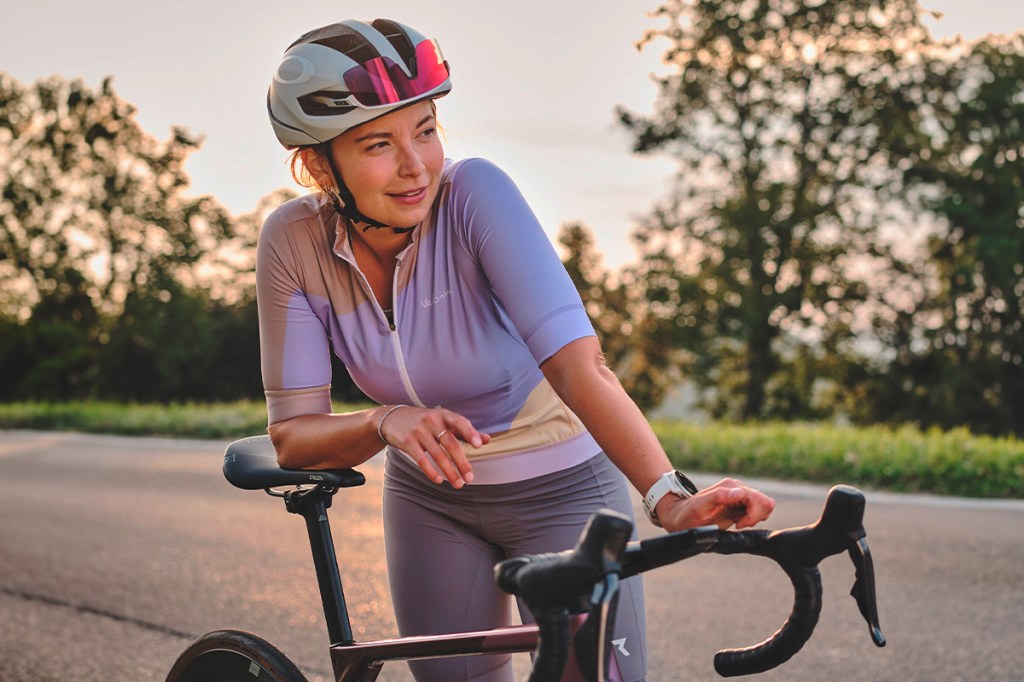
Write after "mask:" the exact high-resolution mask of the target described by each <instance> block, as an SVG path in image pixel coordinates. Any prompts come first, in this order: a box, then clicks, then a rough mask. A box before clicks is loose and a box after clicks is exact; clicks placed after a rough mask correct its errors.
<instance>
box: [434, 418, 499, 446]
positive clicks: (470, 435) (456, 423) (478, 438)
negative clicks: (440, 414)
mask: <svg viewBox="0 0 1024 682" xmlns="http://www.w3.org/2000/svg"><path fill="white" fill-rule="evenodd" d="M445 424H446V425H447V426H448V427H449V428H450V429H451V430H452V433H453V434H455V437H456V438H457V439H458V440H461V441H462V442H464V443H469V444H470V445H472V446H473V447H474V448H480V447H483V446H484V445H486V444H487V443H488V442H490V440H491V437H490V436H489V435H487V434H486V433H480V432H479V431H477V430H476V428H475V427H474V426H473V423H472V422H471V421H469V420H468V419H466V418H465V417H463V416H462V415H458V414H454V413H453V414H452V416H451V417H449V418H447V419H445Z"/></svg>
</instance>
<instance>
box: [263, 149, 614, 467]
mask: <svg viewBox="0 0 1024 682" xmlns="http://www.w3.org/2000/svg"><path fill="white" fill-rule="evenodd" d="M339 226H340V227H339ZM397 261H398V262H397V267H396V270H395V277H394V284H393V286H394V313H393V319H394V324H391V323H389V321H388V319H387V317H386V316H385V315H384V312H383V311H382V310H381V308H380V306H379V305H378V304H377V302H376V300H375V298H374V296H373V294H372V292H371V290H370V287H369V285H368V283H367V281H366V279H365V277H364V276H363V274H362V273H361V272H360V270H359V268H358V266H357V265H356V261H355V258H354V256H353V254H352V248H351V244H350V242H349V235H348V231H347V230H346V229H345V228H344V223H343V222H342V221H339V220H338V217H337V214H336V213H334V211H333V209H331V208H329V207H325V206H324V205H323V204H322V203H321V202H320V201H319V200H318V199H317V198H316V197H313V196H306V197H301V198H298V199H294V200H292V201H289V202H287V203H285V204H284V205H282V206H281V207H280V208H278V209H277V210H276V211H274V212H273V213H272V214H271V215H270V216H269V217H268V218H267V220H266V222H265V223H264V225H263V230H262V231H261V233H260V239H259V248H258V256H257V266H256V273H257V296H258V303H259V317H260V352H261V362H262V369H263V384H264V388H265V390H266V396H267V406H268V411H269V418H270V423H271V424H273V423H275V422H279V421H283V420H285V419H290V418H292V417H296V416H299V415H303V414H322V413H329V412H330V411H331V401H330V382H331V363H330V356H329V353H330V352H332V351H333V352H334V353H336V354H337V356H338V357H339V358H340V359H341V360H342V362H343V363H344V364H345V367H346V368H347V369H348V371H349V373H350V374H351V376H352V379H353V380H354V381H355V383H356V384H357V385H358V386H359V388H360V389H362V391H363V392H364V393H366V395H367V396H369V397H370V398H372V399H373V400H375V401H377V402H380V403H381V404H388V403H407V404H414V405H419V406H429V407H435V406H442V407H445V408H447V409H449V410H452V411H454V412H457V413H459V414H462V415H464V416H465V417H467V418H468V419H469V420H470V421H471V422H472V423H473V425H474V426H475V427H476V428H477V429H478V430H479V431H482V432H485V433H489V434H491V437H492V439H491V442H490V443H489V444H488V445H486V446H484V447H483V448H481V449H477V450H475V449H473V448H467V455H468V456H469V457H470V458H471V461H472V463H473V469H474V476H475V480H476V482H477V483H508V482H512V481H517V480H525V479H527V478H532V477H534V476H540V475H543V474H547V473H551V472H553V471H558V470H562V469H566V468H568V467H571V466H575V465H576V464H579V463H580V462H582V461H585V460H586V459H589V458H590V457H591V456H593V455H594V454H596V453H597V452H598V451H599V448H598V446H597V444H596V443H595V442H594V440H593V439H592V438H591V437H590V435H589V434H588V433H587V432H586V430H585V429H584V428H583V426H582V424H581V422H580V421H579V419H578V418H577V417H576V415H574V414H573V413H572V412H571V411H570V410H569V409H568V407H566V405H565V404H564V403H562V401H561V400H560V399H559V398H558V396H557V395H556V394H555V392H554V390H553V389H552V388H551V386H550V385H549V384H548V383H547V381H546V380H545V379H544V376H543V374H542V373H541V371H540V368H539V365H540V363H542V362H544V360H546V359H547V358H549V357H551V356H552V355H553V354H554V353H555V352H556V351H558V350H559V349H560V348H562V347H563V346H565V345H566V344H568V343H569V342H571V341H574V340H576V339H579V338H582V337H585V336H593V335H594V331H593V327H592V326H591V324H590V321H589V319H588V318H587V315H586V312H585V311H584V308H583V304H582V302H581V301H580V297H579V294H578V293H577V292H576V289H575V288H574V287H573V284H572V281H571V280H570V279H569V276H568V274H567V273H566V271H565V268H564V267H563V266H562V263H561V262H560V261H559V259H558V256H557V254H556V253H555V251H554V249H553V248H552V246H551V243H550V241H549V240H548V238H547V236H546V235H545V234H544V231H543V229H542V228H541V226H540V224H539V223H538V221H537V219H536V217H535V216H534V215H533V212H532V211H531V210H530V208H529V206H528V205H527V204H526V202H525V200H524V199H523V197H522V195H521V194H520V193H519V190H518V189H517V188H516V186H515V184H513V182H512V181H511V179H510V178H509V177H508V176H507V175H506V174H505V173H504V172H502V171H501V170H500V169H498V168H497V167H496V166H494V165H493V164H491V163H489V162H487V161H484V160H482V159H468V160H465V161H460V162H457V163H453V162H451V161H447V162H446V163H445V167H444V171H443V173H442V178H441V186H440V191H439V192H438V197H437V199H436V201H435V204H434V206H433V209H432V211H431V213H430V215H429V216H428V218H427V219H426V220H425V221H424V222H423V223H421V224H420V225H419V226H417V227H416V229H415V230H414V231H413V232H412V240H411V243H410V244H409V246H408V247H406V249H405V250H404V251H402V252H401V253H400V254H399V255H398V257H397ZM389 454H391V453H389Z"/></svg>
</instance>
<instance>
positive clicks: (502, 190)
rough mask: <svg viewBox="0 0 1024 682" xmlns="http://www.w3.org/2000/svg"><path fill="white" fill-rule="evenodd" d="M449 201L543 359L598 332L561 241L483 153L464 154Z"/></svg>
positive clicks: (526, 338) (519, 325)
mask: <svg viewBox="0 0 1024 682" xmlns="http://www.w3.org/2000/svg"><path fill="white" fill-rule="evenodd" d="M450 201H451V202H452V206H451V209H452V212H453V215H454V216H455V224H456V229H457V230H458V232H459V235H460V238H461V239H462V241H463V243H464V244H465V245H466V247H467V248H468V249H469V250H470V252H471V254H472V255H473V257H474V258H476V259H477V260H478V262H479V263H480V266H481V268H482V270H483V271H484V273H485V275H486V277H487V279H488V281H489V282H490V285H491V288H492V290H493V292H494V295H495V297H496V299H497V300H498V301H499V302H500V304H501V306H502V307H503V308H504V310H505V312H506V313H507V314H508V316H509V318H510V319H511V321H512V323H513V325H514V326H515V328H516V331H517V332H518V333H519V335H520V336H521V337H522V338H523V340H524V341H525V342H526V345H527V347H528V348H529V350H530V353H531V354H532V355H533V356H534V358H535V359H536V361H537V363H538V364H540V363H542V362H544V361H545V360H547V359H548V358H549V357H551V356H552V355H554V354H555V353H556V352H557V351H558V350H559V349H561V348H562V347H563V346H565V345H566V344H568V343H570V342H572V341H575V340H576V339H579V338H583V337H586V336H595V333H594V328H593V325H592V324H591V323H590V319H589V318H588V317H587V313H586V310H585V309H584V307H583V302H582V301H581V299H580V296H579V292H577V291H576V288H575V286H574V285H573V283H572V280H571V279H570V278H569V275H568V273H567V272H566V270H565V266H563V265H562V262H561V260H560V259H559V258H558V254H557V253H556V252H555V249H554V246H553V245H552V244H551V241H550V240H549V239H548V236H547V234H545V232H544V229H543V228H542V227H541V225H540V222H539V221H538V220H537V217H536V216H535V215H534V213H533V211H532V210H531V209H530V207H529V205H528V204H527V203H526V200H525V199H524V198H523V196H522V194H521V193H520V192H519V189H518V188H517V187H516V185H515V183H514V182H513V181H512V179H511V178H509V176H508V175H507V174H506V173H505V172H504V171H502V170H501V169H500V168H498V167H497V166H495V165H494V164H492V163H490V162H489V161H485V160H483V159H470V160H467V161H463V162H460V163H459V164H457V168H455V169H454V170H453V173H452V179H451V195H450Z"/></svg>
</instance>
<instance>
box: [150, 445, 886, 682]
mask: <svg viewBox="0 0 1024 682" xmlns="http://www.w3.org/2000/svg"><path fill="white" fill-rule="evenodd" d="M224 475H225V477H226V478H227V480H228V481H229V482H231V483H232V484H233V485H235V486H236V487H238V488H242V489H246V490H264V491H266V492H267V493H268V494H270V495H273V496H275V497H279V498H282V499H283V500H284V504H285V508H286V509H287V510H288V511H289V512H291V513H294V514H299V515H301V516H302V517H303V518H304V519H305V521H306V530H307V532H308V534H309V542H310V548H311V550H312V553H313V564H314V566H315V568H316V575H317V581H318V583H319V587H320V596H321V599H322V602H323V609H324V616H325V618H326V621H327V631H328V636H329V639H330V648H329V650H330V655H331V664H332V667H333V674H334V679H335V680H336V682H373V680H376V679H377V676H378V675H379V674H380V670H381V667H382V666H383V665H384V664H385V663H387V662H390V661H402V660H411V659H423V658H436V657H442V656H473V655H481V654H505V653H519V652H535V654H534V662H533V670H532V673H531V676H530V678H529V679H530V682H558V681H559V680H580V681H586V682H615V681H616V680H617V679H618V670H617V667H616V665H615V661H614V657H612V656H611V655H610V653H611V650H612V643H611V642H609V639H610V632H609V629H608V627H607V626H608V624H609V623H610V622H612V620H613V618H614V613H615V605H616V596H617V587H618V584H619V582H620V581H621V580H624V579H626V578H628V577H630V576H634V575H637V574H639V573H643V572H645V571H649V570H652V569H655V568H659V567H661V566H666V565H669V564H673V563H676V562H678V561H682V560H684V559H689V558H691V557H693V556H696V555H698V554H703V553H707V552H711V553H716V554H754V555H758V556H764V557H768V558H771V559H773V560H774V561H775V562H776V563H777V564H778V565H779V566H780V567H781V568H782V570H783V571H785V573H786V575H787V576H789V579H790V581H791V582H792V584H793V589H794V603H793V609H792V611H791V613H790V614H789V617H788V618H787V620H786V621H785V623H784V624H783V625H782V627H780V628H779V629H778V630H777V631H776V632H775V633H774V634H773V635H771V636H770V637H769V638H767V639H766V640H765V641H763V642H761V643H760V644H756V645H754V646H750V647H746V648H742V649H728V650H723V651H719V652H718V653H717V654H716V655H715V658H714V666H715V670H716V671H718V673H719V674H720V675H722V676H726V677H731V676H737V675H749V674H753V673H758V672H763V671H765V670H769V669H771V668H774V667H776V666H779V665H781V664H783V663H784V662H786V661H787V660H789V659H790V658H791V657H792V656H793V655H794V654H796V653H797V652H798V651H799V650H800V648H801V647H803V645H804V643H805V642H806V641H807V640H808V639H809V638H810V636H811V634H812V633H813V631H814V627H815V625H816V624H817V622H818V616H819V613H820V611H821V603H822V601H821V596H822V588H821V576H820V574H819V572H818V564H819V563H820V562H821V561H822V560H824V559H825V558H826V557H829V556H832V555H835V554H840V553H841V552H844V551H845V552H847V553H848V554H849V556H850V559H851V560H852V561H853V564H854V567H855V574H856V575H855V582H854V586H853V590H852V591H851V595H852V596H853V597H854V599H855V600H856V602H857V606H858V607H859V609H860V612H861V615H863V617H864V619H865V620H866V621H867V624H868V629H869V633H870V635H871V638H872V640H873V641H874V643H875V644H876V645H877V646H880V647H881V646H885V637H884V636H883V635H882V631H881V629H880V627H879V624H878V610H877V606H876V599H875V582H874V569H873V567H872V561H871V553H870V551H869V549H868V544H867V539H866V535H865V531H864V527H863V517H864V505H865V501H864V495H863V494H862V493H861V492H860V491H859V490H857V489H855V488H852V487H850V486H836V487H834V488H832V489H831V490H830V491H829V493H828V497H827V499H826V502H825V506H824V510H823V512H822V514H821V517H820V518H819V519H818V521H816V522H815V523H813V524H811V525H808V526H802V527H799V528H789V529H786V530H779V531H769V530H743V531H723V530H720V529H719V528H718V527H717V526H706V527H701V528H693V529H689V530H685V531H679V532H676V533H668V534H665V535H661V536H658V537H654V538H650V539H647V540H641V541H632V542H630V541H629V537H630V535H631V533H632V530H633V523H632V521H631V520H630V519H629V518H628V517H626V516H623V515H622V514H619V513H616V512H612V511H608V510H604V511H601V512H598V513H596V514H595V515H594V516H593V517H592V518H591V519H590V521H589V522H588V524H587V526H586V528H585V529H584V530H583V532H582V534H581V536H580V540H579V542H578V543H577V545H576V546H575V547H574V548H572V549H570V550H566V551H564V552H560V553H554V554H539V555H529V556H523V557H517V558H513V559H509V560H506V561H503V562H501V563H499V564H498V565H497V566H496V567H495V578H496V580H497V581H498V584H499V585H500V586H501V587H502V588H503V589H505V590H506V591H507V592H509V593H511V594H515V595H517V596H518V597H519V598H521V599H523V600H524V601H525V602H526V604H527V606H528V607H529V608H530V611H531V613H532V614H533V616H534V618H535V621H536V624H530V625H519V626H512V627H503V628H497V629H494V630H488V631H478V632H463V633H455V634H445V635H430V636H418V637H400V638H396V639H387V640H381V641H373V642H357V641H355V640H354V639H353V637H352V627H351V624H350V622H349V616H348V610H347V606H346V603H345V595H344V591H343V589H342V584H341V575H340V572H339V569H338V562H337V557H336V555H335V550H334V542H333V539H332V536H331V530H330V524H329V522H328V519H327V509H328V508H329V507H330V506H331V502H332V500H333V498H334V495H335V494H336V493H337V492H338V491H340V490H341V489H343V488H351V487H354V486H359V485H362V484H363V483H365V478H364V477H363V475H362V474H360V473H359V472H358V471H356V470H354V469H339V470H315V471H314V470H290V469H282V468H280V467H279V466H278V464H277V456H276V453H275V451H274V447H273V445H272V444H271V442H270V439H269V437H267V436H253V437H250V438H243V439H241V440H237V441H235V442H233V443H231V444H230V445H229V446H228V447H227V450H226V451H225V455H224ZM563 675H564V676H563ZM305 679H306V678H305V677H304V676H303V674H302V673H301V672H300V670H299V668H298V667H297V666H296V665H295V664H294V663H293V662H292V661H291V660H289V659H288V657H287V656H285V654H284V653H282V652H281V651H280V650H279V649H277V648H276V647H275V646H274V645H272V644H271V643H269V642H267V641H266V640H265V639H263V638H261V637H260V636H258V635H256V634H253V633H251V632H246V631H244V630H237V629H228V630H215V631H212V632H209V633H207V634H205V635H203V636H201V637H199V638H198V639H197V640H196V641H195V642H193V643H192V644H191V645H190V646H189V647H188V648H187V649H186V650H185V651H184V652H183V653H182V654H181V655H180V656H179V657H178V659H177V661H176V662H175V664H174V666H173V668H172V669H171V671H170V673H169V674H168V676H167V682H210V681H216V682H242V681H254V680H255V681H258V682H303V681H305Z"/></svg>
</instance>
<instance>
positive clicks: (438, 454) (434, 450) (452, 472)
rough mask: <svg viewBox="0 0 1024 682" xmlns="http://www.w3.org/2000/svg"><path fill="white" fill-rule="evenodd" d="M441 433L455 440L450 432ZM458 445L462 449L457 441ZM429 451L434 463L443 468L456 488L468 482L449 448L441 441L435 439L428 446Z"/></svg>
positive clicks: (449, 439)
mask: <svg viewBox="0 0 1024 682" xmlns="http://www.w3.org/2000/svg"><path fill="white" fill-rule="evenodd" d="M439 435H441V436H442V438H443V439H445V440H446V441H452V440H453V438H452V436H451V434H450V433H442V434H439ZM456 447H459V449H461V446H458V444H457V443H456ZM427 452H428V453H429V454H430V456H431V457H433V458H434V464H435V465H436V466H437V467H439V468H440V469H441V471H442V473H444V476H445V478H446V479H448V482H449V483H451V484H452V485H453V486H454V487H456V488H461V487H462V486H464V485H465V484H466V481H465V479H464V478H463V477H462V472H461V471H459V467H458V466H457V465H456V464H455V460H454V458H453V457H452V455H451V454H449V452H448V450H447V449H446V448H445V446H443V445H442V444H441V443H440V441H437V440H435V441H434V443H433V444H432V445H431V446H430V447H428V448H427ZM463 460H465V457H463ZM467 465H468V463H467Z"/></svg>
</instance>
